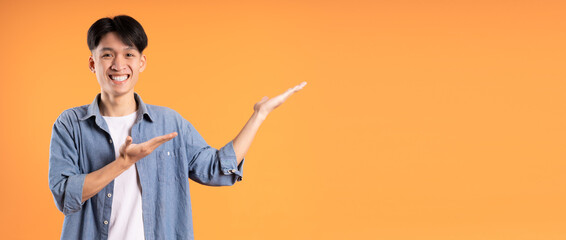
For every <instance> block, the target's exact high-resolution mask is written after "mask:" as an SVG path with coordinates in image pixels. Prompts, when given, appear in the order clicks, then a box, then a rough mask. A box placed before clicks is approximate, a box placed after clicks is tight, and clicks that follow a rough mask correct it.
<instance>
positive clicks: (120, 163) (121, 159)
mask: <svg viewBox="0 0 566 240" xmlns="http://www.w3.org/2000/svg"><path fill="white" fill-rule="evenodd" d="M116 163H117V164H118V167H120V169H122V170H127V169H128V168H130V166H132V163H130V162H129V161H128V160H127V159H125V158H124V157H123V156H119V157H118V158H117V159H116Z"/></svg>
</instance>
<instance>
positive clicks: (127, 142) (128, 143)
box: [125, 136, 133, 147]
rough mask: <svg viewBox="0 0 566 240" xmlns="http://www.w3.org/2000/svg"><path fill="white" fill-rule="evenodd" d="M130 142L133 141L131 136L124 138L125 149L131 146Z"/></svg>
mask: <svg viewBox="0 0 566 240" xmlns="http://www.w3.org/2000/svg"><path fill="white" fill-rule="evenodd" d="M132 141H133V139H132V137H131V136H128V137H126V143H125V144H126V147H127V146H130V144H132Z"/></svg>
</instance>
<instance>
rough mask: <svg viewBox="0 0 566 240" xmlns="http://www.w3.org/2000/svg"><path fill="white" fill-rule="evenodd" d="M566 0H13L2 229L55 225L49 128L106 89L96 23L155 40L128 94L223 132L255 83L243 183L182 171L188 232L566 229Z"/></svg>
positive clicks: (6, 63)
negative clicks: (114, 19)
mask: <svg viewBox="0 0 566 240" xmlns="http://www.w3.org/2000/svg"><path fill="white" fill-rule="evenodd" d="M565 9H566V3H564V2H563V1H558V0H557V1H540V0H538V1H535V0H530V1H529V0H523V1H510V0H509V1H503V0H499V1H493V0H492V1H475V0H474V1H439V0H438V1H418V0H405V1H345V0H344V1H190V2H187V1H179V2H169V1H129V2H123V1H120V2H119V1H92V2H90V3H88V4H87V2H86V1H85V2H82V1H80V2H79V1H67V2H63V1H58V2H52V1H45V2H32V1H5V0H3V1H2V2H1V4H0V30H1V31H0V32H1V37H0V54H1V55H0V112H1V114H2V115H1V118H0V133H1V138H0V159H1V162H0V169H1V170H0V171H1V174H0V182H1V184H0V186H1V189H0V190H1V191H0V192H1V193H2V197H1V198H0V208H1V209H0V214H1V217H0V236H1V238H2V239H57V238H59V236H60V232H61V226H62V221H63V214H62V213H60V212H59V211H58V210H57V208H56V207H55V204H54V201H53V198H52V196H51V193H50V191H49V187H48V181H47V180H48V176H47V174H48V155H49V154H48V151H49V140H50V136H51V127H52V125H53V123H54V121H55V119H56V118H57V116H58V115H59V114H60V113H61V112H62V111H63V110H65V109H68V108H71V107H74V106H78V105H84V104H89V103H90V102H91V101H92V100H93V98H94V97H95V95H96V94H97V93H98V92H99V89H100V88H99V86H98V83H97V82H96V79H95V76H94V74H92V73H91V72H90V71H89V69H88V57H89V54H90V52H89V50H88V48H87V45H86V32H87V29H88V28H89V26H90V25H91V24H92V23H93V22H94V21H96V20H97V19H99V18H101V17H106V16H113V15H117V14H128V15H131V16H133V17H134V18H136V19H137V20H139V21H140V22H141V23H142V25H143V26H144V28H145V29H146V32H147V34H148V36H149V46H148V48H147V50H146V51H145V54H146V55H147V57H148V68H147V69H146V71H144V72H143V73H142V74H141V76H140V81H139V82H138V85H137V86H136V91H137V92H138V93H140V95H141V96H142V98H143V99H144V101H145V102H147V103H150V104H156V105H163V106H168V107H171V108H173V109H175V110H177V111H178V112H179V113H181V114H182V115H183V116H184V117H185V118H186V119H188V120H189V121H190V122H191V123H193V125H194V126H195V127H196V128H197V129H198V130H199V131H200V133H201V134H202V135H203V136H204V137H205V139H206V140H207V141H208V143H209V144H210V145H211V146H213V147H221V146H223V145H224V144H225V143H227V142H228V141H230V140H231V139H232V138H233V137H235V136H236V134H237V133H238V132H239V130H240V129H241V127H243V125H244V124H245V122H246V121H247V119H248V118H249V117H250V116H251V114H252V111H253V110H252V106H253V104H254V103H255V102H257V101H259V100H260V99H261V97H262V96H264V95H266V96H275V95H277V94H279V93H281V92H283V91H285V90H286V89H287V88H289V87H291V86H293V85H295V84H297V83H299V82H301V81H304V80H306V81H308V83H309V84H308V85H307V86H306V87H305V88H304V89H303V90H302V91H301V92H299V93H297V94H295V95H293V96H292V97H291V98H290V99H288V101H287V102H285V103H284V105H282V106H281V107H280V108H278V109H276V110H275V111H274V112H273V113H272V114H271V115H270V116H269V117H268V118H267V120H266V121H265V122H264V124H263V125H262V126H261V128H260V131H259V133H258V135H257V136H256V139H255V141H254V143H253V145H252V147H251V149H250V151H249V152H248V155H247V156H246V160H247V161H246V165H245V167H244V180H243V181H242V182H240V183H238V184H236V185H235V186H233V187H223V188H212V187H206V186H201V185H198V184H196V183H194V182H192V183H191V187H192V189H191V195H192V200H193V209H194V215H193V218H194V228H195V235H196V238H197V239H200V240H203V239H223V238H230V239H435V240H443V239H546V240H548V239H566V227H565V226H566V204H564V203H565V202H566V162H565V159H566V152H565V148H564V143H565V141H564V139H565V137H566V124H565V122H566V95H565V94H564V93H565V92H566V82H565V79H566V78H565V77H566V76H565V75H566V71H565V68H564V66H565V64H566V61H565V56H566V51H565V50H566V48H565V43H566V18H564V10H565Z"/></svg>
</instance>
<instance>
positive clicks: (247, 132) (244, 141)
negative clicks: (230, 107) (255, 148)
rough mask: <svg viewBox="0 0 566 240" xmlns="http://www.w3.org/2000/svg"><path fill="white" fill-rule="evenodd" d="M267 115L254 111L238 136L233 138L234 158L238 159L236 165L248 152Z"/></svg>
mask: <svg viewBox="0 0 566 240" xmlns="http://www.w3.org/2000/svg"><path fill="white" fill-rule="evenodd" d="M266 117H267V114H263V113H258V112H257V111H254V113H253V114H252V116H251V117H250V119H249V120H248V122H247V123H246V125H244V127H243V128H242V130H241V131H240V133H238V136H236V138H234V140H233V142H232V143H233V145H234V152H235V153H236V158H237V159H238V164H240V162H242V160H243V159H244V156H245V155H246V153H247V152H248V149H249V148H250V145H251V144H252V141H253V140H254V137H255V135H256V133H257V130H258V129H259V126H260V125H261V124H262V123H263V121H264V120H265V118H266Z"/></svg>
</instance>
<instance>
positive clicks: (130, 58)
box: [89, 32, 146, 97]
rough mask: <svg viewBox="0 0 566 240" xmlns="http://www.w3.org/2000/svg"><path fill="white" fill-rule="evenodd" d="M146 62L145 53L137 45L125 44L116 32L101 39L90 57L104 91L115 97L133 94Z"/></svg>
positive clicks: (90, 62) (93, 69)
mask: <svg viewBox="0 0 566 240" xmlns="http://www.w3.org/2000/svg"><path fill="white" fill-rule="evenodd" d="M145 63H146V59H145V55H142V54H141V53H140V52H139V51H138V50H137V49H136V48H135V47H133V46H128V45H126V44H124V43H123V42H122V40H120V37H118V35H116V33H114V32H110V33H107V34H106V35H104V36H103V37H102V39H100V42H99V44H98V46H97V47H96V48H95V49H93V50H92V56H90V58H89V66H90V69H91V71H92V72H94V73H96V79H97V80H98V84H100V89H101V91H102V93H103V94H108V95H110V96H113V97H119V96H122V95H125V94H129V93H132V94H133V91H134V86H135V85H136V82H137V81H138V76H139V73H140V72H142V71H143V70H144V69H145Z"/></svg>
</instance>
